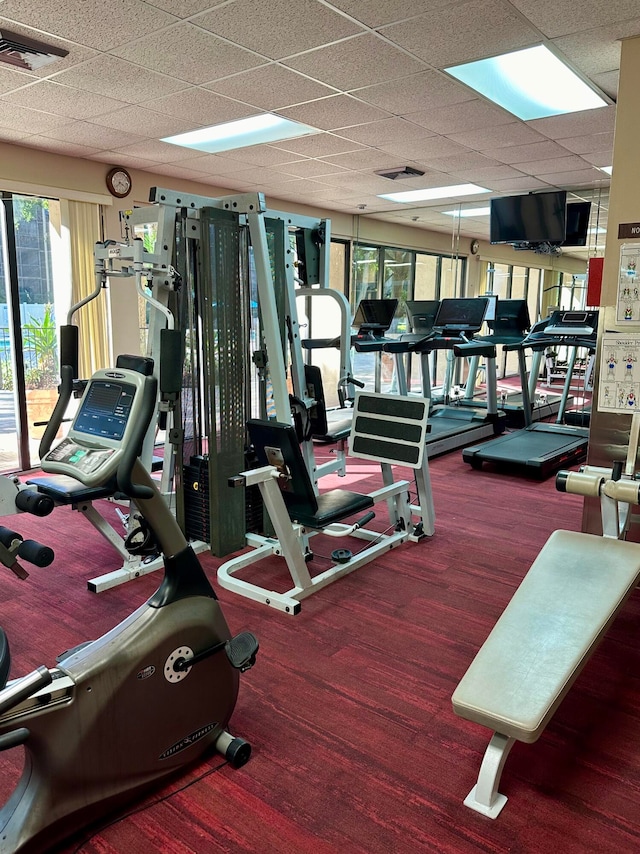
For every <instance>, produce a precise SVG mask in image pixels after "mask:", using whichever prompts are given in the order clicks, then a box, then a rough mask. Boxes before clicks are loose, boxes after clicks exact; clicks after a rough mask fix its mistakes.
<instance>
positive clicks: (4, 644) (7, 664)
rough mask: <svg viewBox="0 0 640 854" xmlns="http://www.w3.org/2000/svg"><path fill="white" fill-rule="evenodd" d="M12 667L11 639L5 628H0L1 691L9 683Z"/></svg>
mask: <svg viewBox="0 0 640 854" xmlns="http://www.w3.org/2000/svg"><path fill="white" fill-rule="evenodd" d="M10 669H11V653H10V652H9V641H8V640H7V636H6V634H5V633H4V630H3V629H0V691H2V689H3V688H4V687H5V685H6V684H7V680H8V678H9V670H10Z"/></svg>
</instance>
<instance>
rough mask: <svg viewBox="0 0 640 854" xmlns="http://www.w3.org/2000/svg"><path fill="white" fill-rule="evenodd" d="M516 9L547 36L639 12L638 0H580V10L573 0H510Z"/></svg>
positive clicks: (608, 21)
mask: <svg viewBox="0 0 640 854" xmlns="http://www.w3.org/2000/svg"><path fill="white" fill-rule="evenodd" d="M511 2H512V3H513V5H514V6H515V7H516V9H519V10H520V11H521V12H522V13H523V15H526V16H527V18H528V19H529V20H530V21H531V22H532V23H533V24H534V25H535V26H536V27H538V28H539V29H540V31H541V32H543V33H544V34H545V35H546V36H547V37H548V38H554V37H555V36H562V35H566V34H567V33H576V32H579V31H580V30H582V29H584V26H585V24H584V22H585V21H588V22H589V28H590V29H591V28H595V27H600V26H603V25H606V24H610V23H611V22H612V21H625V20H628V19H629V18H633V17H634V16H637V14H638V4H637V2H636V0H606V3H603V2H601V0H580V14H579V15H577V14H576V7H575V5H574V3H572V2H567V0H564V2H562V0H560V2H559V0H511Z"/></svg>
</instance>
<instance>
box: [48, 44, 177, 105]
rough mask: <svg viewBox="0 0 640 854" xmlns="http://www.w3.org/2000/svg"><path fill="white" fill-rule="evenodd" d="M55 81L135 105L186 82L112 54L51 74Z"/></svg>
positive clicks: (173, 90) (173, 89)
mask: <svg viewBox="0 0 640 854" xmlns="http://www.w3.org/2000/svg"><path fill="white" fill-rule="evenodd" d="M55 82H56V83H63V84H64V85H66V86H74V87H75V88H76V89H86V90H87V91H88V92H95V93H96V94H97V95H105V96H106V97H109V98H115V99H117V100H119V101H125V102H126V103H127V104H139V103H141V102H142V101H146V100H149V99H150V98H157V97H159V96H160V95H168V94H169V93H171V92H177V91H179V90H180V89H185V88H186V85H187V84H186V83H184V82H183V81H181V80H174V79H173V78H172V77H165V76H164V75H162V74H157V73H156V72H155V71H150V70H149V69H146V68H141V67H140V66H139V65H133V63H131V62H127V61H126V60H124V59H120V58H118V57H116V56H106V55H103V56H99V57H97V58H96V59H90V60H89V61H88V62H84V63H82V64H81V65H77V66H76V67H75V68H70V69H69V70H68V71H63V72H61V73H60V74H57V75H56V77H55Z"/></svg>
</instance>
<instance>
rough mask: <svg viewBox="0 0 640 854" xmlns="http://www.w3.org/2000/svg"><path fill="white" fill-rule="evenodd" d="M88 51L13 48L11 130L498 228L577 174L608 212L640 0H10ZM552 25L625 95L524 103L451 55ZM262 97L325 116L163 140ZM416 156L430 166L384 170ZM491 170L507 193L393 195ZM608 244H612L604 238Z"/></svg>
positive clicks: (40, 144)
mask: <svg viewBox="0 0 640 854" xmlns="http://www.w3.org/2000/svg"><path fill="white" fill-rule="evenodd" d="M2 29H7V30H10V31H12V32H15V33H19V34H21V35H24V36H28V37H31V38H35V39H38V40H40V41H46V42H47V43H48V44H50V45H52V46H54V47H57V48H60V49H62V50H66V51H68V55H67V56H66V57H64V58H63V59H60V60H58V61H56V62H54V63H52V64H50V65H47V66H44V67H42V68H40V69H38V70H37V71H33V72H28V71H23V70H18V69H15V68H14V67H12V66H9V65H4V64H0V141H3V142H8V143H11V144H14V145H19V146H26V147H28V148H37V149H44V150H47V151H53V152H58V153H61V154H66V155H71V156H73V157H81V158H86V159H89V160H97V161H100V162H103V163H105V164H108V165H116V164H117V165H123V166H128V167H130V168H135V169H141V170H147V171H149V172H153V173H156V174H159V175H169V176H172V177H174V178H183V179H189V180H195V181H198V182H201V183H204V184H210V185H212V186H215V187H224V188H228V189H229V190H230V191H231V192H236V191H239V192H240V191H242V192H245V191H262V192H264V193H265V194H266V195H267V196H268V198H269V201H270V203H273V202H274V201H275V200H282V201H283V202H287V201H292V202H298V203H306V204H310V205H314V206H319V207H322V208H324V209H328V210H335V211H341V212H347V213H351V214H357V215H360V216H371V217H374V218H376V219H381V220H384V221H387V222H398V221H400V222H403V223H406V224H408V225H411V226H414V227H417V228H427V229H430V230H435V231H442V232H453V233H455V232H456V231H457V230H458V228H459V229H460V234H461V235H465V236H468V237H478V238H485V239H486V238H488V228H489V224H488V217H487V216H484V217H478V218H477V219H474V218H465V219H464V220H462V221H460V222H459V226H458V221H456V220H454V219H452V218H451V217H449V216H446V215H444V214H443V213H442V211H445V210H450V209H451V208H452V207H453V206H455V205H456V204H458V203H462V204H463V205H464V207H470V206H471V207H474V206H475V207H486V205H487V199H488V198H489V196H490V195H496V196H499V195H510V194H514V193H526V192H528V191H531V190H533V191H535V190H550V189H555V188H561V189H566V190H568V191H569V192H570V196H569V199H570V200H578V199H589V200H592V201H594V202H595V204H594V206H593V213H592V219H593V222H592V226H593V227H595V225H596V219H598V225H599V227H600V228H605V227H606V212H607V207H608V188H609V178H608V176H607V175H606V174H605V173H603V172H601V171H600V170H599V168H598V167H602V166H610V165H611V162H612V149H613V130H614V119H615V99H616V93H617V85H618V70H619V62H620V40H621V39H623V38H626V37H631V36H635V35H638V34H640V8H639V7H638V3H637V0H606V2H605V0H583V2H582V3H581V4H580V6H579V7H576V5H575V3H574V0H467V2H460V1H459V0H333V2H325V0H226V2H211V0H182V2H180V3H176V2H175V0H147V1H146V2H143V0H118V2H110V3H107V4H105V3H104V2H97V0H76V2H71V0H61V2H59V3H51V2H50V0H0V31H1V30H2ZM539 43H546V44H549V45H551V46H552V47H553V48H554V49H555V50H556V51H558V52H559V53H560V54H561V55H562V56H563V57H564V58H565V59H567V60H568V61H569V63H570V64H571V65H572V66H573V67H574V68H575V69H576V70H578V71H579V72H581V73H582V74H583V75H585V76H586V77H588V78H589V79H590V80H591V81H592V82H593V83H594V84H596V85H597V86H598V87H599V88H600V89H601V90H602V91H603V92H605V93H606V94H607V95H608V96H609V98H610V99H611V101H612V104H611V106H607V107H604V108H601V109H598V110H588V111H584V112H579V113H572V114H569V115H565V116H559V117H553V118H544V119H537V120H534V121H529V122H523V121H520V120H518V119H516V118H514V117H513V116H512V115H511V114H509V113H507V112H505V111H504V110H502V109H501V108H499V107H496V106H495V105H493V104H490V103H488V102H487V101H484V100H483V99H481V98H479V97H478V96H477V95H475V93H473V92H472V91H471V90H470V89H468V88H466V87H465V86H463V85H462V84H460V83H458V82H456V81H454V80H452V79H451V78H449V77H448V76H447V75H446V74H445V73H443V70H442V69H443V68H444V67H446V66H448V65H452V64H455V63H462V62H467V61H471V60H474V59H478V58H481V57H485V56H489V55H493V54H497V53H501V52H505V51H509V50H514V49H518V48H522V47H527V46H530V45H534V44H539ZM261 111H273V112H275V113H277V114H279V115H282V116H285V117H287V118H291V119H294V120H298V121H302V122H305V123H307V124H310V125H312V126H313V127H315V128H318V130H319V132H318V133H317V134H315V135H313V136H308V137H304V138H301V139H296V140H291V141H289V142H280V143H273V144H270V145H258V146H253V147H250V148H243V149H237V150H235V151H231V152H229V153H227V154H224V155H222V154H216V155H214V154H203V153H202V152H198V151H194V150H187V149H182V148H179V147H176V146H173V145H170V144H168V143H164V142H161V141H160V139H161V138H162V137H164V136H168V135H171V134H177V133H180V132H183V131H187V130H192V129H194V128H197V127H203V126H207V125H211V124H216V123H220V122H224V121H229V120H232V119H239V118H244V117H246V116H250V115H254V114H256V113H258V112H261ZM404 166H408V167H411V168H414V169H418V170H420V171H422V172H424V175H423V176H422V177H419V178H415V177H414V178H408V179H403V180H397V181H392V180H390V179H388V178H383V177H380V176H378V175H376V174H375V173H376V171H379V170H390V169H394V168H397V167H404ZM459 183H476V184H479V185H481V186H483V187H486V188H487V189H488V190H489V191H490V193H489V194H485V195H481V196H473V197H469V199H468V200H465V199H462V200H458V199H455V200H452V199H444V200H439V201H438V202H425V203H420V204H415V205H411V206H410V207H408V206H403V205H396V204H392V203H390V202H388V201H386V200H384V199H380V198H378V194H381V193H389V192H395V191H398V190H410V189H416V188H419V187H436V186H444V185H451V184H459ZM590 244H591V245H590V247H589V250H592V249H593V248H595V237H593V236H592V237H591V238H590Z"/></svg>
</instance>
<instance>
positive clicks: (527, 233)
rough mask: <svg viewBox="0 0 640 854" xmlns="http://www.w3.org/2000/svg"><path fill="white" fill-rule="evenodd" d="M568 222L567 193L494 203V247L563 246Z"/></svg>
mask: <svg viewBox="0 0 640 854" xmlns="http://www.w3.org/2000/svg"><path fill="white" fill-rule="evenodd" d="M566 221H567V193H566V190H557V191H554V192H552V193H529V194H528V195H526V196H504V197H503V198H499V199H491V214H490V218H489V228H490V235H491V237H490V239H491V243H562V242H563V240H564V239H565V234H566Z"/></svg>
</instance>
